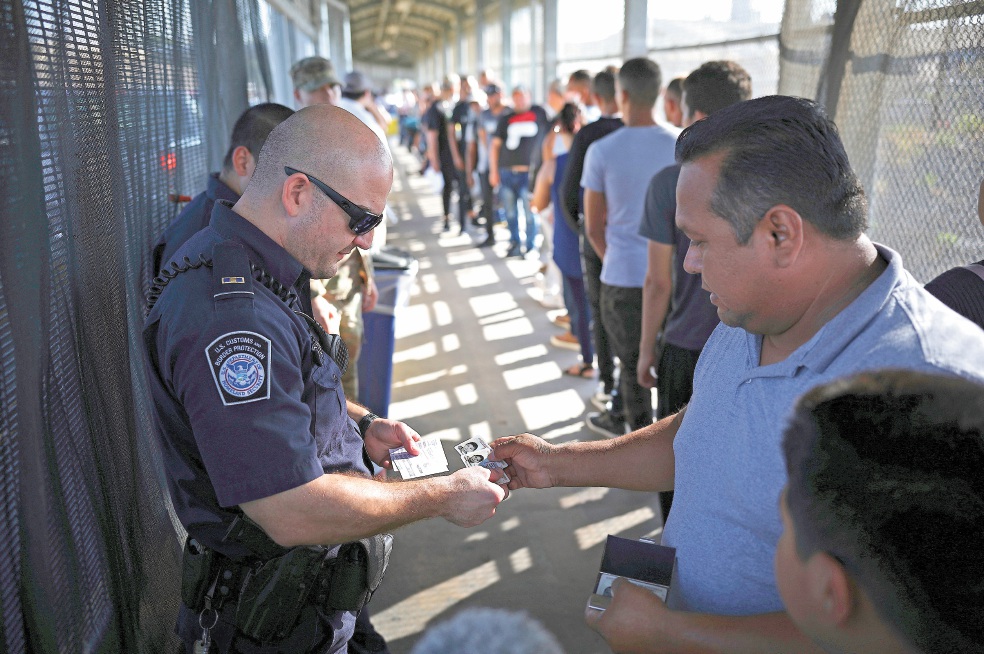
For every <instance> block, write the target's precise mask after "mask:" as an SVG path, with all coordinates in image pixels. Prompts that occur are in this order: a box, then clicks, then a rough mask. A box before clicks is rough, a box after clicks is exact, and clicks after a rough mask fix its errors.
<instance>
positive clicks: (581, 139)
mask: <svg viewBox="0 0 984 654" xmlns="http://www.w3.org/2000/svg"><path fill="white" fill-rule="evenodd" d="M617 73H618V71H617V70H616V71H615V72H614V73H613V72H611V71H607V70H603V71H601V72H600V73H598V74H597V75H595V76H594V80H593V81H592V85H591V92H592V94H593V95H594V98H595V104H596V105H598V107H599V108H600V110H601V117H600V118H599V119H598V120H596V121H594V122H592V123H589V124H587V125H585V126H584V127H582V128H581V129H580V130H579V131H578V133H577V134H575V135H574V140H573V141H572V142H571V149H570V151H569V152H568V154H567V166H566V167H565V170H564V175H563V178H562V181H561V186H560V204H559V207H560V210H559V211H558V212H557V215H558V217H559V218H560V219H561V220H566V221H567V224H568V226H569V227H570V228H571V231H573V232H575V233H576V234H578V235H579V239H580V249H581V263H582V267H583V270H584V290H585V292H586V293H587V295H588V305H589V307H590V310H591V319H592V321H591V337H592V339H594V351H595V357H596V358H597V360H598V385H599V388H598V391H597V392H596V393H595V394H594V395H593V396H592V397H591V402H592V404H594V406H595V408H597V409H598V411H599V412H604V411H607V410H609V404H611V405H612V410H613V411H615V412H616V413H618V412H620V411H621V398H620V397H618V389H617V388H615V360H614V355H613V354H612V349H611V347H610V345H609V343H608V334H607V332H605V326H604V324H602V321H601V279H600V277H601V258H600V257H598V253H597V252H595V251H594V248H592V247H591V244H590V243H588V242H587V239H585V237H584V228H583V224H582V223H583V216H584V210H583V203H582V194H583V191H582V189H581V175H582V173H583V172H584V155H585V153H586V152H587V151H588V146H590V145H591V144H592V143H594V142H595V141H597V140H598V139H600V138H602V137H605V136H607V135H608V134H611V133H612V132H614V131H615V130H617V129H619V128H620V127H622V125H623V124H624V123H622V119H621V118H620V117H619V112H618V101H617V100H616V99H615V75H616V74H617ZM591 415H595V416H596V417H597V416H600V415H602V414H601V413H594V412H592V414H589V415H588V417H591Z"/></svg>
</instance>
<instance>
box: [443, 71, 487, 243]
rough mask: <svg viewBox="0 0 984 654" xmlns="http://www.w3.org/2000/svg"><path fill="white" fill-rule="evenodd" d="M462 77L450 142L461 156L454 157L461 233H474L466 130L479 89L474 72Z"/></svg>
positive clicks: (467, 129) (469, 126) (452, 117)
mask: <svg viewBox="0 0 984 654" xmlns="http://www.w3.org/2000/svg"><path fill="white" fill-rule="evenodd" d="M460 79H461V83H460V95H459V97H458V102H457V103H456V104H455V105H454V108H453V109H452V110H451V116H450V119H449V121H448V130H449V134H448V142H449V143H450V144H451V147H452V149H455V150H457V153H458V157H457V158H456V159H455V160H454V165H455V169H454V173H455V177H454V183H455V185H456V186H457V188H458V224H459V234H471V230H470V226H469V223H470V222H471V220H472V219H473V218H474V217H475V213H474V202H473V199H472V196H471V173H472V170H474V167H475V166H474V162H473V161H472V160H471V159H470V153H469V151H468V140H467V133H468V131H469V130H470V129H471V125H472V123H473V122H474V121H475V116H474V115H473V112H472V100H473V99H474V96H475V95H476V92H477V91H480V89H479V88H478V80H476V79H475V78H474V77H473V76H471V75H467V74H462V75H461V76H460ZM476 154H477V152H476Z"/></svg>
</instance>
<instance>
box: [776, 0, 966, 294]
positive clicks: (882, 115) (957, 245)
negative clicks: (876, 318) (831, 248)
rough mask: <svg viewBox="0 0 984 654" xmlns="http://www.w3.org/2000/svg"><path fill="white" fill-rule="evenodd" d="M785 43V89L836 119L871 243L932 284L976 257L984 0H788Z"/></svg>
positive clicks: (784, 25)
mask: <svg viewBox="0 0 984 654" xmlns="http://www.w3.org/2000/svg"><path fill="white" fill-rule="evenodd" d="M782 45H783V48H782V59H781V77H780V79H781V85H780V90H781V92H782V93H786V94H790V95H800V96H805V97H813V98H817V99H819V100H820V101H822V102H824V103H825V105H826V106H827V108H828V111H830V112H831V113H832V114H834V116H835V119H836V121H837V124H838V126H839V127H840V130H841V135H842V136H843V138H844V142H845V144H846V145H847V149H848V154H849V155H850V157H851V162H852V164H853V165H854V167H855V169H856V170H857V171H858V173H859V174H860V176H861V180H862V182H863V183H864V187H865V190H866V191H867V192H868V197H869V201H870V205H871V228H870V229H869V230H868V233H869V234H870V235H871V236H872V238H874V239H875V240H877V241H880V242H882V243H885V244H886V245H889V246H890V247H892V248H894V249H896V250H898V251H899V252H901V254H902V256H903V260H904V261H905V264H906V267H907V268H908V269H909V270H910V271H911V272H912V273H913V274H914V275H915V276H916V278H917V279H919V280H921V281H923V282H925V281H929V280H930V279H932V278H933V277H935V276H936V275H937V274H939V273H940V272H942V271H944V270H946V269H948V268H952V267H953V266H958V265H964V264H967V263H970V262H972V261H977V260H979V259H980V255H981V252H982V251H984V228H982V226H981V224H980V223H979V222H978V220H977V193H978V185H979V184H980V181H981V178H982V177H984V114H982V111H981V107H982V104H981V99H982V98H984V5H982V4H981V3H980V2H952V1H945V0H865V1H864V2H860V0H841V1H840V2H836V1H835V0H822V1H819V2H802V1H800V0H791V1H790V2H788V3H787V7H786V14H785V18H784V21H783V29H782Z"/></svg>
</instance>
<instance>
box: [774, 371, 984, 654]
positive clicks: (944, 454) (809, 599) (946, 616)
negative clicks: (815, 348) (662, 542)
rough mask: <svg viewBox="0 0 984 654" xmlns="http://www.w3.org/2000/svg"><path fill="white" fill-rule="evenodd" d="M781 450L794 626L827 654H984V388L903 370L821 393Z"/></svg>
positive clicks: (781, 555)
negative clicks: (785, 476)
mask: <svg viewBox="0 0 984 654" xmlns="http://www.w3.org/2000/svg"><path fill="white" fill-rule="evenodd" d="M783 449H784V450H785V454H786V469H787V472H788V474H789V483H788V485H787V487H786V491H785V492H784V493H783V499H782V503H781V511H782V519H783V523H784V527H785V528H784V530H783V534H782V538H780V539H779V545H778V547H777V549H776V562H775V565H776V580H777V582H778V585H779V592H780V594H781V595H782V599H783V602H784V603H785V605H786V610H787V611H788V613H789V616H790V617H791V618H792V619H793V621H794V622H795V623H796V624H797V625H798V626H799V627H800V628H801V629H802V630H803V631H804V632H805V633H807V634H808V635H809V636H810V637H811V638H813V640H814V641H815V642H817V643H819V644H820V645H821V646H822V647H823V648H824V649H825V650H826V651H828V652H865V653H866V654H881V653H882V652H884V653H886V654H887V653H889V652H891V653H900V652H904V653H906V654H909V653H917V652H918V653H926V654H928V653H930V652H963V653H965V654H969V653H972V652H984V620H982V619H981V617H982V611H984V608H982V607H984V586H982V584H981V575H982V572H984V548H982V547H981V543H982V542H984V477H982V476H981V469H982V468H984V386H981V385H980V384H974V383H971V382H968V381H965V380H963V379H953V378H948V377H941V376H939V375H927V374H922V373H914V372H908V371H902V370H886V371H880V372H876V373H870V374H861V375H858V376H855V377H852V378H850V379H848V380H844V381H838V382H833V383H830V384H826V385H824V386H821V387H819V388H816V389H814V390H812V391H810V392H809V393H807V394H806V395H805V396H803V398H802V399H800V401H799V402H797V404H796V409H795V411H794V413H793V417H792V420H791V421H790V424H789V426H788V427H787V428H786V436H785V439H784V441H783Z"/></svg>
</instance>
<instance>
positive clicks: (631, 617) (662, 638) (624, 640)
mask: <svg viewBox="0 0 984 654" xmlns="http://www.w3.org/2000/svg"><path fill="white" fill-rule="evenodd" d="M671 615H672V611H671V610H670V609H668V608H667V607H666V605H665V604H664V603H663V600H661V599H660V598H658V597H657V596H656V595H654V594H653V593H651V592H650V591H648V590H646V589H645V588H640V587H639V586H636V585H635V584H633V583H632V582H630V581H626V580H625V579H616V580H615V582H614V583H613V584H612V603H611V604H610V605H609V606H608V608H607V609H606V610H605V611H599V610H598V609H593V608H591V607H590V606H588V607H587V608H585V610H584V621H585V622H586V623H587V624H588V626H589V627H591V628H592V629H594V630H595V631H597V632H598V633H599V634H601V635H602V637H603V638H604V639H605V640H606V641H607V642H608V646H609V647H611V648H612V651H613V652H620V653H621V652H652V653H657V652H670V651H678V650H677V649H676V648H675V647H674V642H673V641H674V640H676V638H675V636H676V634H674V633H673V630H672V629H671V628H670V625H669V620H668V618H670V616H671Z"/></svg>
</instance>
